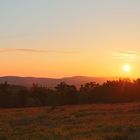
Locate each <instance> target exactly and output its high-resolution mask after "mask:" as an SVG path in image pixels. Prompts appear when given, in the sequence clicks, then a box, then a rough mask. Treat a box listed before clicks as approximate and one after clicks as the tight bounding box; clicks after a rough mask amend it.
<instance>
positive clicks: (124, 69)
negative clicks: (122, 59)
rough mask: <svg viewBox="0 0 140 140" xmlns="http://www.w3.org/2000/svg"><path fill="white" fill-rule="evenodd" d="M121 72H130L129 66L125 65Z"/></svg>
mask: <svg viewBox="0 0 140 140" xmlns="http://www.w3.org/2000/svg"><path fill="white" fill-rule="evenodd" d="M123 71H124V72H127V73H128V72H130V71H131V66H130V65H129V64H125V65H124V66H123Z"/></svg>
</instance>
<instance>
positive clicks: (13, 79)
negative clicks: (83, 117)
mask: <svg viewBox="0 0 140 140" xmlns="http://www.w3.org/2000/svg"><path fill="white" fill-rule="evenodd" d="M117 79H119V78H117V77H114V78H113V77H88V76H73V77H64V78H36V77H18V76H4V77H0V83H3V82H5V81H7V82H8V83H9V84H14V85H22V86H27V87H30V86H32V85H33V83H36V84H39V85H42V86H48V87H50V88H53V87H55V86H56V85H57V84H59V83H60V82H66V83H67V84H73V85H75V86H77V87H79V86H80V85H82V84H84V83H87V82H97V83H103V82H105V81H107V80H117Z"/></svg>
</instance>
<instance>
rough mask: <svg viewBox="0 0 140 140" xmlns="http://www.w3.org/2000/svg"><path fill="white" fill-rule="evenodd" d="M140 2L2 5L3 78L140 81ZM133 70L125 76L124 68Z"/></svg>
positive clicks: (0, 54) (0, 56)
mask: <svg viewBox="0 0 140 140" xmlns="http://www.w3.org/2000/svg"><path fill="white" fill-rule="evenodd" d="M138 5H140V2H139V1H137V0H133V1H127V3H126V0H118V1H110V0H109V2H106V1H103V0H101V1H100V2H99V1H97V0H95V1H93V0H88V1H84V0H81V1H80V0H79V1H76V2H75V1H74V0H71V1H70V0H69V1H64V0H60V1H59V2H58V1H57V0H54V1H53V2H52V1H51V0H46V1H44V0H40V1H39V2H38V1H37V0H34V1H33V0H31V1H30V2H29V1H27V0H24V1H20V2H19V1H17V0H15V1H12V2H11V1H9V2H0V9H1V12H0V17H1V21H2V22H1V23H0V76H5V75H17V76H35V77H65V76H74V75H85V76H109V77H110V76H118V77H122V76H127V77H128V76H129V77H140V72H139V68H140V63H139V61H140V53H139V52H140V28H139V25H140V8H139V6H138ZM125 64H129V65H130V66H131V71H130V72H128V73H126V72H124V71H123V66H124V65H125Z"/></svg>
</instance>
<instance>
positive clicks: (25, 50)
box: [0, 48, 75, 53]
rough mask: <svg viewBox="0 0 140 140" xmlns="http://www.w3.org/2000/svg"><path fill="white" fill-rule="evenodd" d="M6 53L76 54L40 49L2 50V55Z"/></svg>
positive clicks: (0, 51) (0, 50)
mask: <svg viewBox="0 0 140 140" xmlns="http://www.w3.org/2000/svg"><path fill="white" fill-rule="evenodd" d="M6 52H25V53H75V52H74V51H57V50H40V49H19V48H0V53H6Z"/></svg>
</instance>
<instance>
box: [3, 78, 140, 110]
mask: <svg viewBox="0 0 140 140" xmlns="http://www.w3.org/2000/svg"><path fill="white" fill-rule="evenodd" d="M133 101H140V79H137V80H135V81H131V80H129V79H125V80H118V81H107V82H105V83H103V84H102V85H100V84H98V83H95V82H91V83H86V84H85V85H81V87H80V89H77V88H76V87H75V86H74V85H68V84H66V83H60V84H58V85H57V86H56V87H55V88H54V89H50V88H47V87H42V86H39V85H37V84H34V85H33V86H32V87H31V88H26V87H23V86H16V85H9V84H8V83H7V82H5V83H1V84H0V107H1V108H13V107H33V106H53V107H56V106H61V105H74V104H92V103H122V102H133Z"/></svg>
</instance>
